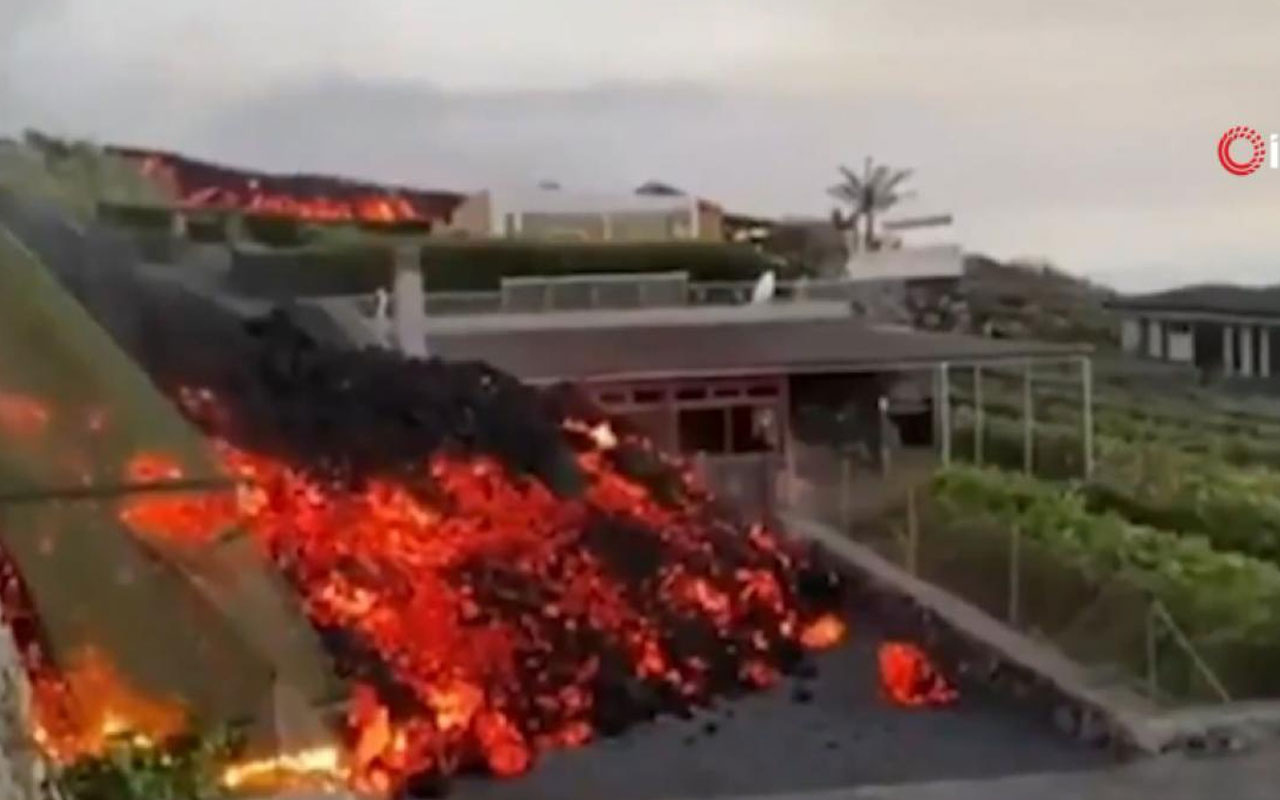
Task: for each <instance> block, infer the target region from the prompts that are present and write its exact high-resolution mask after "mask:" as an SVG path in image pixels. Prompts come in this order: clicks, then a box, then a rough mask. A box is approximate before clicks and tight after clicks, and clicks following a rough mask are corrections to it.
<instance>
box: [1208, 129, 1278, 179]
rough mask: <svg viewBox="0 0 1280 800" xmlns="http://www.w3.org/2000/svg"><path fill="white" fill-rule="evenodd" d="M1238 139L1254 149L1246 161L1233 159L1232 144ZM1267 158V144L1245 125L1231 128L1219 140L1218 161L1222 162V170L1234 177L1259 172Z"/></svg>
mask: <svg viewBox="0 0 1280 800" xmlns="http://www.w3.org/2000/svg"><path fill="white" fill-rule="evenodd" d="M1237 139H1244V140H1245V141H1247V142H1248V143H1249V146H1250V147H1252V148H1253V151H1252V152H1251V153H1250V155H1249V158H1248V159H1246V160H1244V161H1236V160H1235V159H1234V158H1232V157H1231V144H1232V143H1233V142H1235V141H1236V140H1237ZM1266 157H1267V145H1266V143H1264V142H1263V141H1262V137H1261V136H1260V135H1258V132H1257V131H1255V130H1254V129H1253V128H1250V127H1247V126H1245V125H1237V126H1235V127H1234V128H1231V129H1230V130H1228V131H1227V132H1226V133H1224V134H1222V138H1221V139H1219V140H1218V160H1219V161H1221V162H1222V168H1223V169H1225V170H1226V171H1227V172H1230V173H1231V174H1232V175H1252V174H1253V173H1255V172H1257V171H1258V167H1261V166H1262V162H1263V161H1264V160H1265V159H1266Z"/></svg>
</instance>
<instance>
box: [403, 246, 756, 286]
mask: <svg viewBox="0 0 1280 800" xmlns="http://www.w3.org/2000/svg"><path fill="white" fill-rule="evenodd" d="M422 265H423V271H424V274H425V276H426V281H427V285H428V287H429V288H432V289H436V290H437V291H496V290H497V289H498V288H499V286H500V284H501V281H502V278H503V277H516V276H530V275H545V276H555V275H581V274H607V273H627V272H687V273H689V279H690V280H693V281H750V280H755V279H756V278H757V277H759V276H760V275H761V274H762V273H763V272H764V271H765V270H768V269H770V268H771V267H772V266H773V265H772V263H771V262H769V261H768V260H767V259H766V258H764V256H762V255H760V254H759V253H757V252H756V251H755V250H753V249H752V248H750V247H746V246H741V245H728V244H719V243H714V242H645V243H635V244H607V243H605V244H596V243H566V242H522V241H484V240H480V241H457V242H449V241H440V242H431V243H428V244H427V245H426V246H425V247H423V249H422Z"/></svg>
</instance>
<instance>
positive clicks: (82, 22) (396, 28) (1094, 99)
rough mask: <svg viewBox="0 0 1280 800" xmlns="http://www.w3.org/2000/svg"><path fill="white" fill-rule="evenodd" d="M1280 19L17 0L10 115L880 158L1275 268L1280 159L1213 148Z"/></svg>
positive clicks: (551, 153) (766, 176) (468, 146)
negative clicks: (1274, 166) (1231, 160)
mask: <svg viewBox="0 0 1280 800" xmlns="http://www.w3.org/2000/svg"><path fill="white" fill-rule="evenodd" d="M1278 42H1280V2H1276V0H1250V1H1249V2H1222V0H1219V1H1218V2H1207V0H1142V1H1141V2H1125V3H1120V2H1115V1H1114V0H1098V1H1096V2H1095V0H1072V1H1071V2H1069V3H1067V2H1064V3H1049V2H1043V0H964V1H963V2H958V1H957V0H884V2H878V1H876V0H465V2H462V1H461V0H448V1H447V2H445V1H443V0H442V1H437V0H365V1H364V2H356V1H355V0H253V2H249V0H219V1H218V2H214V3H211V2H196V0H0V132H5V131H7V132H10V133H13V132H17V131H20V130H21V129H23V128H25V127H37V128H41V129H45V130H50V131H52V132H56V133H62V134H67V135H75V136H84V137H91V138H94V139H97V140H100V141H107V142H113V143H128V144H136V145H150V146H157V147H164V148H173V149H179V150H182V151H185V152H188V153H190V154H192V155H196V156H202V157H206V158H212V159H217V160H223V161H228V162H231V163H236V164H243V165H248V166H253V167H260V168H267V169H273V170H299V169H306V170H316V171H327V172H336V173H345V174H351V175H354V176H360V177H370V178H377V179H385V180H395V181H401V182H407V183H413V184H421V185H423V186H425V187H438V188H455V189H475V188H482V187H486V186H521V185H530V184H533V183H535V182H536V181H538V180H541V179H555V180H558V181H560V182H561V183H562V184H563V185H565V186H566V188H582V189H584V190H585V189H591V190H614V189H629V188H632V187H634V186H636V185H637V184H639V183H640V182H642V181H644V180H647V179H650V178H656V179H661V180H664V181H667V182H670V183H674V184H676V185H679V186H681V187H684V188H686V189H688V190H690V191H693V192H696V193H698V194H700V195H702V196H705V197H708V198H711V199H715V200H717V201H719V202H721V203H723V204H725V205H726V206H728V207H730V208H733V209H737V210H741V211H746V212H762V213H795V214H823V215H825V214H827V213H829V211H830V201H829V200H828V199H827V197H826V194H825V188H826V187H827V186H828V185H829V184H830V183H832V182H833V179H834V175H835V166H836V164H838V163H841V162H845V163H850V164H856V163H860V162H861V159H862V158H863V156H865V155H873V156H875V157H876V158H877V159H880V160H883V161H886V162H888V163H891V164H896V165H903V166H912V167H915V168H916V169H917V177H916V180H915V188H916V189H917V190H918V192H919V199H918V200H917V201H915V202H914V203H913V204H912V205H911V206H909V207H904V208H903V213H904V214H905V213H908V212H914V211H919V212H922V213H924V212H931V211H937V210H950V211H953V212H954V213H955V214H956V216H957V220H958V225H957V230H956V233H957V235H958V236H959V237H960V239H961V241H962V243H963V244H964V245H965V246H966V247H967V248H968V249H971V250H978V251H984V252H988V253H991V254H993V255H996V256H1000V257H1008V256H1023V255H1025V256H1037V257H1046V258H1049V259H1051V260H1053V261H1054V262H1056V263H1058V264H1060V265H1061V266H1063V267H1064V268H1066V269H1069V270H1071V271H1074V272H1078V273H1081V274H1086V275H1089V276H1092V277H1095V278H1099V279H1102V280H1105V281H1107V282H1110V283H1112V284H1113V285H1116V286H1118V287H1120V288H1125V289H1135V288H1154V287H1161V286H1166V285H1170V284H1173V283H1178V282H1184V281H1190V280H1235V281H1241V282H1267V281H1271V282H1277V283H1280V170H1276V171H1271V170H1267V169H1264V170H1263V171H1261V172H1258V173H1256V174H1254V175H1252V176H1249V177H1246V178H1238V177H1233V176H1230V175H1228V174H1227V173H1226V172H1225V171H1224V170H1223V169H1222V168H1221V167H1220V166H1219V164H1218V162H1217V158H1216V155H1215V148H1216V144H1217V140H1218V137H1219V136H1221V134H1222V133H1223V131H1225V130H1226V129H1227V128H1228V127H1230V126H1232V125H1235V124H1245V125H1251V126H1253V127H1255V128H1257V129H1258V130H1259V131H1260V132H1262V134H1263V136H1264V137H1265V136H1268V135H1269V134H1270V133H1271V132H1272V131H1280V104H1277V103H1276V99H1277V97H1280V44H1278Z"/></svg>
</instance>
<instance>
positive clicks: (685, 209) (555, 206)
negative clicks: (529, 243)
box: [452, 189, 724, 242]
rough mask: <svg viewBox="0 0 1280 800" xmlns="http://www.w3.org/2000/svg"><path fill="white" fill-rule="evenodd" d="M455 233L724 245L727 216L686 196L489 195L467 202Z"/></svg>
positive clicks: (459, 212)
mask: <svg viewBox="0 0 1280 800" xmlns="http://www.w3.org/2000/svg"><path fill="white" fill-rule="evenodd" d="M452 228H453V230H455V231H457V232H460V233H463V234H465V235H469V236H473V237H501V238H511V239H541V240H548V241H582V242H637V241H687V240H703V241H722V240H723V239H724V213H723V211H722V210H721V209H720V207H719V206H717V205H716V204H714V203H711V202H708V201H706V200H700V199H698V198H696V197H690V196H687V195H683V194H669V193H657V192H647V193H636V194H627V193H618V194H585V193H581V192H574V191H566V190H561V189H534V190H531V191H523V192H504V191H485V192H480V193H478V194H474V195H471V196H469V197H467V198H466V200H464V201H463V203H462V204H461V206H460V207H459V208H458V209H457V210H456V212H455V214H454V218H453V226H452Z"/></svg>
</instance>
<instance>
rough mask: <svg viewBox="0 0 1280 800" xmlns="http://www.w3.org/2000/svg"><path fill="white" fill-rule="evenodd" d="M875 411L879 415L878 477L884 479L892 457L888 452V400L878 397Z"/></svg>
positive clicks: (890, 423) (881, 396) (882, 396)
mask: <svg viewBox="0 0 1280 800" xmlns="http://www.w3.org/2000/svg"><path fill="white" fill-rule="evenodd" d="M876 409H877V410H878V411H879V414H880V475H881V476H882V477H885V476H888V474H889V460H890V459H891V458H892V457H893V456H892V454H891V453H890V452H889V426H890V425H892V424H893V423H892V422H890V421H889V398H887V397H885V396H884V395H880V399H879V400H878V401H876Z"/></svg>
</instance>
